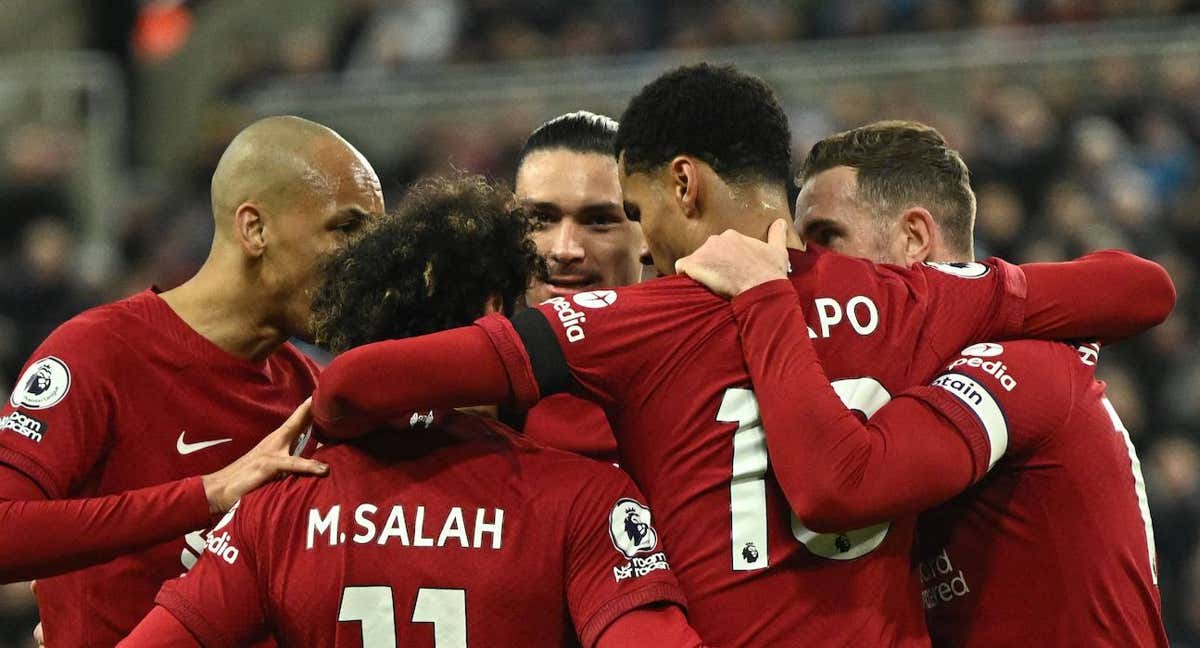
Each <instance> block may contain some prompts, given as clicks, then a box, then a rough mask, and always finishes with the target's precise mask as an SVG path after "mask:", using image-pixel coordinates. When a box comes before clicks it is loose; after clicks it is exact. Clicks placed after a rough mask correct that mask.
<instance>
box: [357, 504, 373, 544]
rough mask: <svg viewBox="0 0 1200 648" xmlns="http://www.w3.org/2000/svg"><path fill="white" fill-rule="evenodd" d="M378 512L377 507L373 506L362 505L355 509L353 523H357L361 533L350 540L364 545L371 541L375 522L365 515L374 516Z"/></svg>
mask: <svg viewBox="0 0 1200 648" xmlns="http://www.w3.org/2000/svg"><path fill="white" fill-rule="evenodd" d="M378 511H379V507H378V506H375V505H374V504H363V505H362V506H359V507H358V508H357V509H355V511H354V521H355V522H356V523H358V526H359V528H361V529H362V532H361V533H356V534H354V537H353V538H351V540H353V541H355V542H357V543H358V544H365V543H368V542H370V541H371V539H372V538H374V537H375V522H373V521H372V520H371V518H369V517H367V515H368V514H370V515H375V513H377V512H378Z"/></svg>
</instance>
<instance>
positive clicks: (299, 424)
mask: <svg viewBox="0 0 1200 648" xmlns="http://www.w3.org/2000/svg"><path fill="white" fill-rule="evenodd" d="M311 418H312V397H309V398H306V399H305V400H304V402H303V403H300V407H297V408H296V411H294V412H292V414H291V416H288V418H287V420H286V421H284V422H283V425H281V426H279V428H277V429H276V430H275V431H274V432H272V433H271V436H272V437H274V438H273V440H274V441H276V442H279V443H282V444H284V446H285V447H287V448H291V447H292V442H293V441H295V440H296V439H297V438H299V437H300V434H301V433H302V432H304V430H305V429H307V428H308V424H309V421H310V419H311Z"/></svg>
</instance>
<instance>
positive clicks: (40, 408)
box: [0, 291, 316, 646]
mask: <svg viewBox="0 0 1200 648" xmlns="http://www.w3.org/2000/svg"><path fill="white" fill-rule="evenodd" d="M315 383H316V367H315V365H313V364H312V363H311V362H310V361H309V360H308V359H307V358H305V357H304V356H303V355H302V354H301V353H300V352H299V351H297V350H296V349H295V348H294V347H292V346H291V345H284V346H283V347H282V348H280V349H279V350H278V351H276V352H275V353H274V354H272V355H271V356H270V357H269V358H268V359H267V360H266V361H265V362H262V363H251V362H248V361H245V360H242V359H239V358H236V357H234V356H231V355H229V354H228V353H225V352H224V351H222V350H221V349H219V348H218V347H216V346H215V345H213V344H212V343H211V342H209V341H208V340H207V339H205V338H204V337H202V336H200V335H199V334H198V333H196V332H195V331H194V330H193V329H191V328H190V327H189V326H188V325H187V324H186V323H185V322H184V321H183V320H181V319H180V318H179V317H178V316H177V315H176V314H175V312H174V311H173V310H171V308H170V307H169V306H168V305H167V304H166V302H164V301H163V300H162V299H161V298H159V297H158V296H157V295H156V294H154V293H153V292H152V291H145V292H143V293H140V294H138V295H135V296H133V297H130V298H128V299H124V300H122V301H118V302H115V303H112V304H108V305H105V306H101V307H99V308H95V309H92V310H89V311H87V312H84V313H83V314H81V315H79V316H77V317H75V318H73V319H71V320H70V321H69V322H67V323H66V324H63V325H62V326H61V327H59V328H58V329H57V330H56V331H55V332H54V333H52V334H51V335H50V336H49V337H48V338H47V339H46V340H45V342H43V343H42V345H41V346H40V347H39V348H38V349H37V351H36V352H35V353H34V355H33V359H32V360H31V361H30V362H29V364H28V365H26V368H25V370H24V371H23V372H22V375H21V377H20V380H19V381H18V383H17V385H16V388H15V389H14V391H13V393H12V396H11V397H10V400H9V403H7V404H5V406H4V409H3V412H2V413H0V414H2V418H0V462H3V463H4V464H7V465H9V466H11V467H13V468H16V469H17V470H19V471H21V472H22V473H24V474H25V475H27V476H28V477H29V478H30V479H32V480H33V481H35V482H36V483H37V484H38V485H39V486H40V487H41V489H42V490H43V491H44V492H45V493H46V496H47V497H48V498H51V499H68V498H84V497H95V496H102V495H111V494H115V493H121V492H124V491H129V490H134V489H138V488H143V487H147V486H152V485H156V484H163V483H166V482H170V481H173V480H178V479H181V478H184V477H188V476H193V475H202V474H206V473H210V472H214V471H216V470H219V469H220V468H223V467H225V466H226V465H228V464H229V463H230V462H232V461H233V460H234V459H236V458H237V457H240V456H241V455H243V454H245V453H246V452H247V451H248V450H250V449H251V448H253V447H254V446H255V445H256V444H257V443H258V442H259V441H261V440H262V438H263V436H265V435H266V434H267V433H269V432H270V431H271V430H273V429H275V428H276V427H278V426H279V424H281V423H282V422H283V421H284V420H285V419H286V418H287V416H288V415H289V414H291V413H292V411H293V410H294V409H295V408H296V407H297V406H298V405H299V404H300V403H301V402H302V401H303V400H304V399H305V398H306V397H308V395H309V394H310V393H311V392H312V390H313V387H314V386H315ZM201 499H202V498H201ZM202 505H203V504H202ZM146 523H147V524H154V521H153V520H147V521H146ZM203 550H204V540H203V537H202V534H201V532H200V531H197V532H196V533H194V534H190V535H189V536H187V538H186V539H185V538H183V537H180V538H178V539H176V540H173V541H171V542H167V543H163V544H160V545H157V546H153V547H147V548H144V549H142V550H141V551H137V552H134V553H131V554H128V555H125V556H123V557H120V558H117V559H116V560H112V561H110V562H107V563H105V564H102V565H97V566H95V567H91V568H88V569H83V570H79V571H75V572H71V573H67V574H64V575H62V576H57V577H54V578H45V579H40V580H39V581H38V599H39V607H40V609H41V615H42V623H43V626H44V630H45V633H46V639H47V642H48V644H49V645H58V646H111V645H113V644H115V643H116V642H117V641H118V640H119V639H120V638H121V637H123V636H125V635H126V634H128V633H129V631H130V630H132V629H133V627H134V626H135V625H137V623H138V621H140V620H141V618H142V617H144V616H145V615H146V613H147V612H149V611H150V609H151V608H152V607H153V603H154V595H155V593H157V592H158V589H159V587H160V586H161V585H162V583H163V581H166V580H168V579H170V578H174V577H176V576H178V575H179V574H180V573H182V572H183V571H185V570H186V569H188V568H189V567H190V566H191V565H192V564H194V563H195V561H196V558H197V557H198V556H199V554H200V553H201V552H203Z"/></svg>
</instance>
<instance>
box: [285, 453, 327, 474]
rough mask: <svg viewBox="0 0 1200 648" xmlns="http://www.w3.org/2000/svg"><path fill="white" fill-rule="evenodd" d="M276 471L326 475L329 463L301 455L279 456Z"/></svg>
mask: <svg viewBox="0 0 1200 648" xmlns="http://www.w3.org/2000/svg"><path fill="white" fill-rule="evenodd" d="M275 470H276V472H288V473H297V474H301V475H326V474H328V473H329V465H328V464H324V463H321V462H320V461H317V460H315V459H303V458H301V457H278V458H277V459H276V463H275Z"/></svg>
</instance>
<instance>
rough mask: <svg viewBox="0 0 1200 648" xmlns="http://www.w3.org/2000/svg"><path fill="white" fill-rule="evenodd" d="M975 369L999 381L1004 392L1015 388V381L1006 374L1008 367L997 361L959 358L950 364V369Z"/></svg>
mask: <svg viewBox="0 0 1200 648" xmlns="http://www.w3.org/2000/svg"><path fill="white" fill-rule="evenodd" d="M963 366H966V367H976V368H978V369H980V370H982V371H984V372H985V373H989V374H991V375H992V376H994V377H995V378H996V380H998V381H1000V386H1001V387H1003V388H1004V391H1012V390H1013V389H1016V387H1017V379H1016V378H1013V377H1012V376H1010V375H1009V374H1008V365H1006V364H1004V363H1003V362H1001V361H999V360H984V359H983V358H979V357H975V358H959V359H958V360H955V361H954V362H951V363H950V369H957V368H959V367H963Z"/></svg>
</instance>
